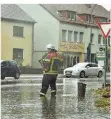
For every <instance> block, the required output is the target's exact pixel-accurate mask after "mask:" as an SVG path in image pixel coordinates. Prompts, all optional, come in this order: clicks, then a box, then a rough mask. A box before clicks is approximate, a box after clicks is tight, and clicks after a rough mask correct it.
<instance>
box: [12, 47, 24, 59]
mask: <svg viewBox="0 0 111 119" xmlns="http://www.w3.org/2000/svg"><path fill="white" fill-rule="evenodd" d="M13 59H23V49H17V48H13Z"/></svg>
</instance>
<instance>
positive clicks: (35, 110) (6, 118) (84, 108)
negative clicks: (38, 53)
mask: <svg viewBox="0 0 111 119" xmlns="http://www.w3.org/2000/svg"><path fill="white" fill-rule="evenodd" d="M101 86H102V79H97V78H88V79H82V80H81V79H74V78H66V79H65V78H59V79H58V80H57V96H56V98H51V97H50V89H49V90H48V92H47V95H46V96H47V98H40V97H39V91H40V89H41V78H38V79H33V78H30V79H27V78H26V79H19V80H18V81H16V83H11V84H5V85H2V86H1V114H2V115H1V119H110V115H109V112H107V111H105V110H103V109H101V108H96V107H95V106H94V99H95V98H94V94H93V92H92V91H91V89H97V88H99V87H101ZM85 87H86V89H85ZM81 92H82V93H81Z"/></svg>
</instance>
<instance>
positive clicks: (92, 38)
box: [91, 34, 94, 43]
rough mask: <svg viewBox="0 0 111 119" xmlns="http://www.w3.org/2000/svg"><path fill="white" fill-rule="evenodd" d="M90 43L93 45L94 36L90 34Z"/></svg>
mask: <svg viewBox="0 0 111 119" xmlns="http://www.w3.org/2000/svg"><path fill="white" fill-rule="evenodd" d="M91 43H94V34H91Z"/></svg>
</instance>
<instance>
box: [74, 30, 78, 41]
mask: <svg viewBox="0 0 111 119" xmlns="http://www.w3.org/2000/svg"><path fill="white" fill-rule="evenodd" d="M77 34H78V32H77V31H74V42H77Z"/></svg>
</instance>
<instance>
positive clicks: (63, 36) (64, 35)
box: [62, 30, 67, 41]
mask: <svg viewBox="0 0 111 119" xmlns="http://www.w3.org/2000/svg"><path fill="white" fill-rule="evenodd" d="M66 32H67V31H66V30H62V41H66Z"/></svg>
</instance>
